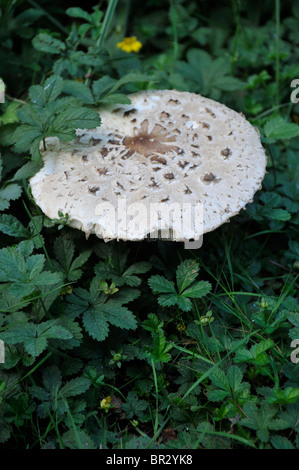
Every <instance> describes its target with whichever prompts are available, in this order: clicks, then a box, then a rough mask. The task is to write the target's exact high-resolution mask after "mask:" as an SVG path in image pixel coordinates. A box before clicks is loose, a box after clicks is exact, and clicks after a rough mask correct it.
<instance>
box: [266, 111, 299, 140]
mask: <svg viewBox="0 0 299 470" xmlns="http://www.w3.org/2000/svg"><path fill="white" fill-rule="evenodd" d="M264 132H265V136H266V138H267V142H269V143H273V142H276V140H284V139H292V138H293V137H297V136H299V126H298V125H297V124H294V123H289V122H286V121H285V120H284V119H283V118H282V117H281V116H277V117H275V118H272V119H270V120H269V121H267V122H266V124H265V126H264Z"/></svg>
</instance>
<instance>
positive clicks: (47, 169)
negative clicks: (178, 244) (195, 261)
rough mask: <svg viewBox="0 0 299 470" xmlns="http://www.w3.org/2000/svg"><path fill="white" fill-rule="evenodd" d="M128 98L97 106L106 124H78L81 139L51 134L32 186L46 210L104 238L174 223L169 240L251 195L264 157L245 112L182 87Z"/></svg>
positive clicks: (204, 226) (213, 222) (220, 217)
mask: <svg viewBox="0 0 299 470" xmlns="http://www.w3.org/2000/svg"><path fill="white" fill-rule="evenodd" d="M129 97H130V100H131V104H130V105H113V106H110V107H109V108H108V109H103V110H100V114H101V118H102V125H101V126H100V127H98V128H96V129H93V130H77V139H76V140H75V141H72V142H68V143H62V142H61V141H59V140H58V139H57V138H56V137H49V138H47V140H46V141H47V150H45V151H42V154H43V161H44V166H43V168H42V169H41V170H40V171H39V172H38V173H37V174H36V175H35V176H34V177H33V178H32V179H31V181H30V184H31V189H32V194H33V197H34V199H35V201H36V203H37V204H38V205H39V206H40V207H41V209H42V210H43V212H44V213H45V214H46V215H47V216H48V217H50V218H52V219H54V218H57V214H58V212H59V211H60V212H62V213H63V214H68V216H69V222H70V225H72V226H73V227H76V228H78V229H80V230H83V231H84V232H85V233H86V234H87V235H89V234H91V233H95V234H96V235H97V236H99V237H102V238H104V239H105V240H111V239H115V238H116V239H123V240H142V239H144V238H146V236H148V235H149V234H150V236H152V234H154V233H155V234H156V233H157V230H158V229H159V230H162V231H163V230H166V231H167V230H168V229H171V231H172V232H171V233H172V239H174V240H178V241H187V240H190V239H194V240H199V239H200V237H201V236H202V234H203V233H206V232H210V231H212V230H214V229H216V228H217V227H219V226H220V225H221V224H223V223H224V222H228V221H229V219H230V218H231V217H232V216H234V215H236V214H238V213H239V212H240V210H241V209H242V208H244V207H245V206H246V204H247V203H249V202H251V201H252V199H253V196H254V194H255V192H256V191H257V190H258V189H260V188H261V182H262V180H263V177H264V175H265V171H266V160H267V159H266V155H265V151H264V149H263V147H262V145H261V142H260V136H259V133H258V131H257V129H256V128H254V127H253V126H252V125H251V124H250V123H249V122H248V121H247V120H246V119H245V117H244V116H243V115H242V114H239V113H237V112H236V111H233V110H232V109H229V108H228V107H226V106H225V105H223V104H221V103H218V102H216V101H213V100H211V99H208V98H205V97H202V96H200V95H197V94H194V93H188V92H179V91H176V90H150V91H141V92H138V93H135V94H132V95H130V96H129ZM128 206H129V207H130V209H129V210H128ZM170 207H172V209H174V210H172V213H171V214H172V216H170V215H171V214H170V213H169V217H168V216H167V217H166V216H165V214H164V215H163V210H164V209H166V212H167V209H169V208H170ZM161 208H162V209H163V210H162V211H161ZM195 208H196V209H198V208H200V209H201V211H200V210H199V209H198V211H197V212H194V209H195ZM113 209H115V211H113ZM192 211H193V212H192ZM187 212H188V214H189V216H190V214H191V219H192V220H191V221H189V223H187V222H186V220H187V219H184V220H185V223H182V224H181V225H178V224H177V222H178V219H179V218H180V217H179V216H178V214H181V219H182V214H183V213H185V214H187ZM192 214H193V216H192ZM194 214H195V215H197V217H198V218H197V219H196V217H195V215H194ZM192 217H193V218H192ZM112 222H113V223H112Z"/></svg>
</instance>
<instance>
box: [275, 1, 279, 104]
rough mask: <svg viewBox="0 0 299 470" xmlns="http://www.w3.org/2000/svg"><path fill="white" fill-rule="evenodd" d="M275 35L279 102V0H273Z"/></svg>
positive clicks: (277, 100)
mask: <svg viewBox="0 0 299 470" xmlns="http://www.w3.org/2000/svg"><path fill="white" fill-rule="evenodd" d="M275 22H276V27H275V36H276V38H275V39H276V64H275V83H276V103H277V104H279V101H280V100H279V81H280V0H275Z"/></svg>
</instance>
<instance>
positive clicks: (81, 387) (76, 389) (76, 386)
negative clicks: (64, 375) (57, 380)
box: [59, 377, 91, 398]
mask: <svg viewBox="0 0 299 470" xmlns="http://www.w3.org/2000/svg"><path fill="white" fill-rule="evenodd" d="M90 385H91V382H90V380H88V379H87V378H85V377H76V378H75V379H72V380H70V381H69V382H67V383H66V384H65V385H64V386H63V387H62V388H61V389H60V390H59V393H60V395H61V396H62V397H63V398H69V397H74V396H77V395H81V394H82V393H85V392H86V391H87V390H88V389H89V387H90Z"/></svg>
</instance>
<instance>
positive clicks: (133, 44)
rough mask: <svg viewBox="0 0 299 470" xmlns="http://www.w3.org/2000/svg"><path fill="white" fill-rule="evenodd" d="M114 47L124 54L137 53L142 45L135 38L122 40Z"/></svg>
mask: <svg viewBox="0 0 299 470" xmlns="http://www.w3.org/2000/svg"><path fill="white" fill-rule="evenodd" d="M116 46H117V47H118V48H119V49H121V50H122V51H125V52H132V51H133V52H138V51H139V50H140V49H141V48H142V44H141V42H140V41H137V38H136V36H131V37H130V38H124V39H123V41H121V42H118V43H117V44H116Z"/></svg>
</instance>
